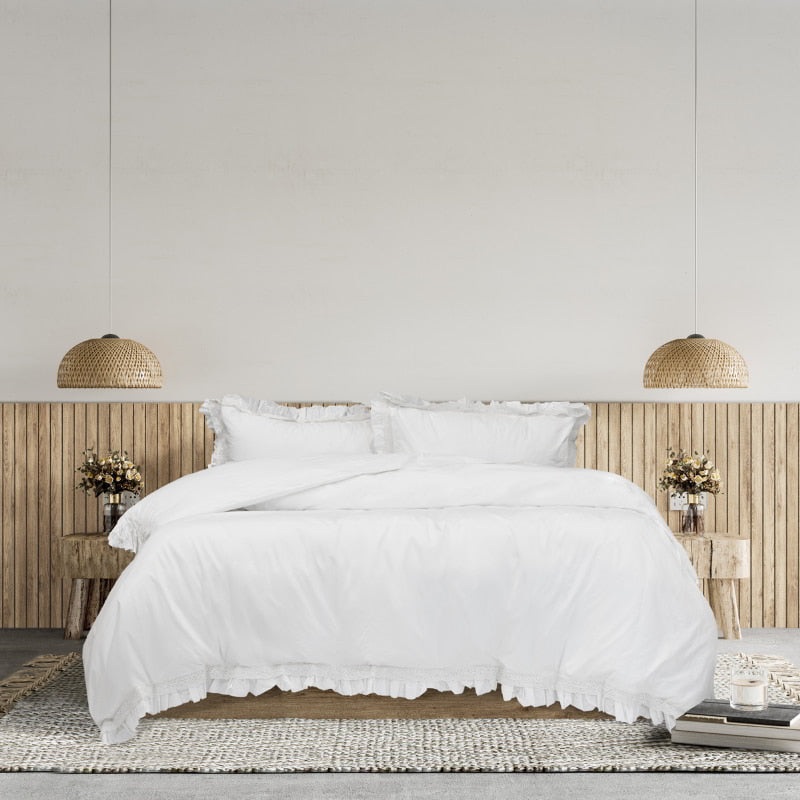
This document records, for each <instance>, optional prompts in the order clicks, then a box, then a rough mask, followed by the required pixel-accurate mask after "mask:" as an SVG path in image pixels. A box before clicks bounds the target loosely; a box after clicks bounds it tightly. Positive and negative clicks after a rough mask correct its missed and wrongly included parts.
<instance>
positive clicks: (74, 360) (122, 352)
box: [56, 0, 164, 389]
mask: <svg viewBox="0 0 800 800" xmlns="http://www.w3.org/2000/svg"><path fill="white" fill-rule="evenodd" d="M111 11H112V0H108V327H109V328H111V326H112V320H113V314H112V311H113V302H112V301H113V291H112V290H113V280H112V274H113V271H112V266H113V261H112V258H111V255H112V247H111V244H112V225H111V223H112V213H111V209H112V204H111V198H112V192H111V178H112V171H111V164H112V161H111V143H112V136H111V133H112V125H111V123H112V115H111V98H112V87H113V83H112V80H111V79H112V69H111V66H112V62H111V53H112V48H111V34H112V25H111ZM56 383H57V385H58V387H59V389H160V388H161V386H162V385H163V383H164V375H163V373H162V371H161V364H160V363H159V360H158V359H157V358H156V355H155V353H154V352H153V351H152V350H150V349H149V348H148V347H145V346H144V345H143V344H139V342H136V341H134V340H133V339H120V338H119V336H116V335H115V334H113V333H107V334H106V335H105V336H103V337H101V338H99V339H86V340H85V341H83V342H80V343H79V344H76V345H75V347H73V348H72V349H70V350H69V351H68V352H67V354H66V355H65V356H64V358H62V359H61V364H59V367H58V377H57V378H56Z"/></svg>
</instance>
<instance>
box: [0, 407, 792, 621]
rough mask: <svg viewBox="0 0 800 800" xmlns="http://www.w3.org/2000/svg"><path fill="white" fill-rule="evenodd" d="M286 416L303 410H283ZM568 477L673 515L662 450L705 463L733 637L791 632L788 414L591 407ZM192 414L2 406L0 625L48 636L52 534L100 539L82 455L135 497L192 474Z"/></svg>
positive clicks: (55, 615) (202, 439)
mask: <svg viewBox="0 0 800 800" xmlns="http://www.w3.org/2000/svg"><path fill="white" fill-rule="evenodd" d="M290 405H309V404H308V403H291V404H290ZM589 405H590V406H591V408H592V419H591V420H590V422H589V423H588V424H587V426H586V427H585V428H584V430H583V432H582V433H581V436H580V439H579V441H578V466H584V467H588V468H593V469H602V470H609V471H611V472H617V473H619V474H621V475H623V476H625V477H626V478H630V479H631V480H632V481H634V482H635V483H637V484H638V485H639V486H641V487H642V488H643V489H644V490H645V491H647V492H648V493H649V494H650V495H651V496H652V497H653V498H655V499H656V502H657V504H658V507H659V509H660V510H661V512H662V513H663V514H664V516H665V518H666V519H668V521H669V523H670V526H671V527H672V529H673V530H676V529H677V525H678V513H677V512H668V511H667V497H666V495H665V494H664V493H663V492H657V491H656V480H657V476H658V473H659V472H660V470H661V466H662V462H663V459H664V455H665V451H666V449H667V447H668V446H672V447H684V448H687V449H691V450H704V449H705V450H710V451H711V452H712V454H713V458H714V460H715V461H716V462H717V464H718V465H719V467H720V470H721V472H722V476H723V479H724V481H725V487H724V493H723V494H721V495H719V496H718V497H717V498H710V500H709V506H708V511H707V515H708V520H707V527H708V529H709V530H721V531H729V532H732V533H738V534H740V535H744V536H746V535H751V536H752V563H751V579H750V580H749V581H740V586H739V608H740V612H741V619H742V625H743V626H754V627H759V626H762V625H763V626H766V627H772V626H775V627H797V626H798V624H799V622H800V617H799V616H798V615H799V613H800V597H798V571H799V566H800V561H799V560H800V515H799V513H798V512H799V504H800V451H799V448H798V435H799V433H800V424H799V423H800V420H799V418H798V411H799V410H800V404H798V403H590V404H589ZM199 407H200V404H199V403H3V404H2V448H0V520H2V529H1V531H0V533H1V534H2V536H1V538H0V552H2V570H1V571H0V626H2V627H60V626H61V625H62V624H63V616H64V609H65V607H66V590H67V587H66V586H65V583H64V581H62V580H61V578H60V576H59V575H58V538H59V537H60V536H61V535H62V533H71V532H75V531H84V530H85V531H93V530H100V529H101V528H102V524H101V512H100V502H99V501H97V500H95V499H94V498H86V497H85V495H83V494H82V493H80V494H79V493H77V492H76V491H75V484H76V483H77V475H76V473H75V467H76V464H77V463H80V460H81V453H82V451H83V450H84V449H86V448H87V447H92V446H94V447H95V448H97V449H99V450H106V449H121V450H127V451H128V452H129V453H130V454H131V456H132V457H133V459H134V460H135V461H136V462H138V463H139V464H140V465H141V466H142V469H143V474H144V478H145V482H146V490H147V491H153V490H154V489H156V488H157V487H159V486H162V485H163V484H165V483H167V482H168V481H171V480H174V479H175V478H177V477H180V476H181V475H185V474H187V473H190V472H194V471H196V470H198V469H202V468H204V467H205V465H206V464H208V462H209V460H210V458H211V449H212V445H213V440H212V436H211V434H210V433H209V431H208V430H206V428H205V425H204V418H203V417H202V416H201V415H200V414H199V413H198V409H199Z"/></svg>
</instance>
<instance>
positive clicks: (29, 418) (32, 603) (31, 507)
mask: <svg viewBox="0 0 800 800" xmlns="http://www.w3.org/2000/svg"><path fill="white" fill-rule="evenodd" d="M25 419H26V423H25V424H26V431H25V444H26V447H27V452H26V454H25V505H26V506H27V508H26V511H25V530H24V532H23V533H24V536H25V560H26V566H25V574H26V578H25V626H26V627H27V628H35V627H36V625H37V621H38V618H39V591H38V582H39V574H38V573H39V406H38V405H37V404H36V403H26V404H25Z"/></svg>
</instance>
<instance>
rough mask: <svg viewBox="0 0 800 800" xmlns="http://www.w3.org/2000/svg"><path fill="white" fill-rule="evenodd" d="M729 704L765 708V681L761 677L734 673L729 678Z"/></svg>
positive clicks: (744, 707) (737, 706)
mask: <svg viewBox="0 0 800 800" xmlns="http://www.w3.org/2000/svg"><path fill="white" fill-rule="evenodd" d="M731 705H732V706H733V707H734V708H742V709H746V708H765V707H766V705H767V682H766V681H765V680H764V679H763V678H750V677H747V676H744V675H735V676H734V677H733V678H732V679H731Z"/></svg>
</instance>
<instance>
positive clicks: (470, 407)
mask: <svg viewBox="0 0 800 800" xmlns="http://www.w3.org/2000/svg"><path fill="white" fill-rule="evenodd" d="M392 407H400V408H418V409H422V410H424V411H465V412H470V413H479V414H480V413H483V414H488V413H492V414H508V415H511V416H524V417H531V416H558V417H574V419H575V421H574V423H573V426H572V433H571V446H570V454H571V459H572V461H574V460H575V459H574V453H573V450H574V449H575V442H574V439H575V437H576V436H577V435H578V431H579V430H580V428H581V426H582V425H584V424H585V423H586V422H588V421H589V418H590V417H591V416H592V411H591V409H590V408H589V406H587V405H584V404H583V403H566V402H547V403H522V402H520V401H519V400H492V401H491V402H490V403H482V402H481V401H480V400H467V399H466V398H462V399H461V400H448V401H445V402H441V403H434V402H431V401H429V400H422V399H421V398H418V397H411V396H409V395H397V394H392V393H391V392H380V393H379V394H378V396H377V397H375V398H374V399H373V401H372V417H371V418H372V436H373V441H374V444H375V452H376V453H393V452H394V438H393V436H392V417H391V409H392ZM201 411H202V409H201Z"/></svg>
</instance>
